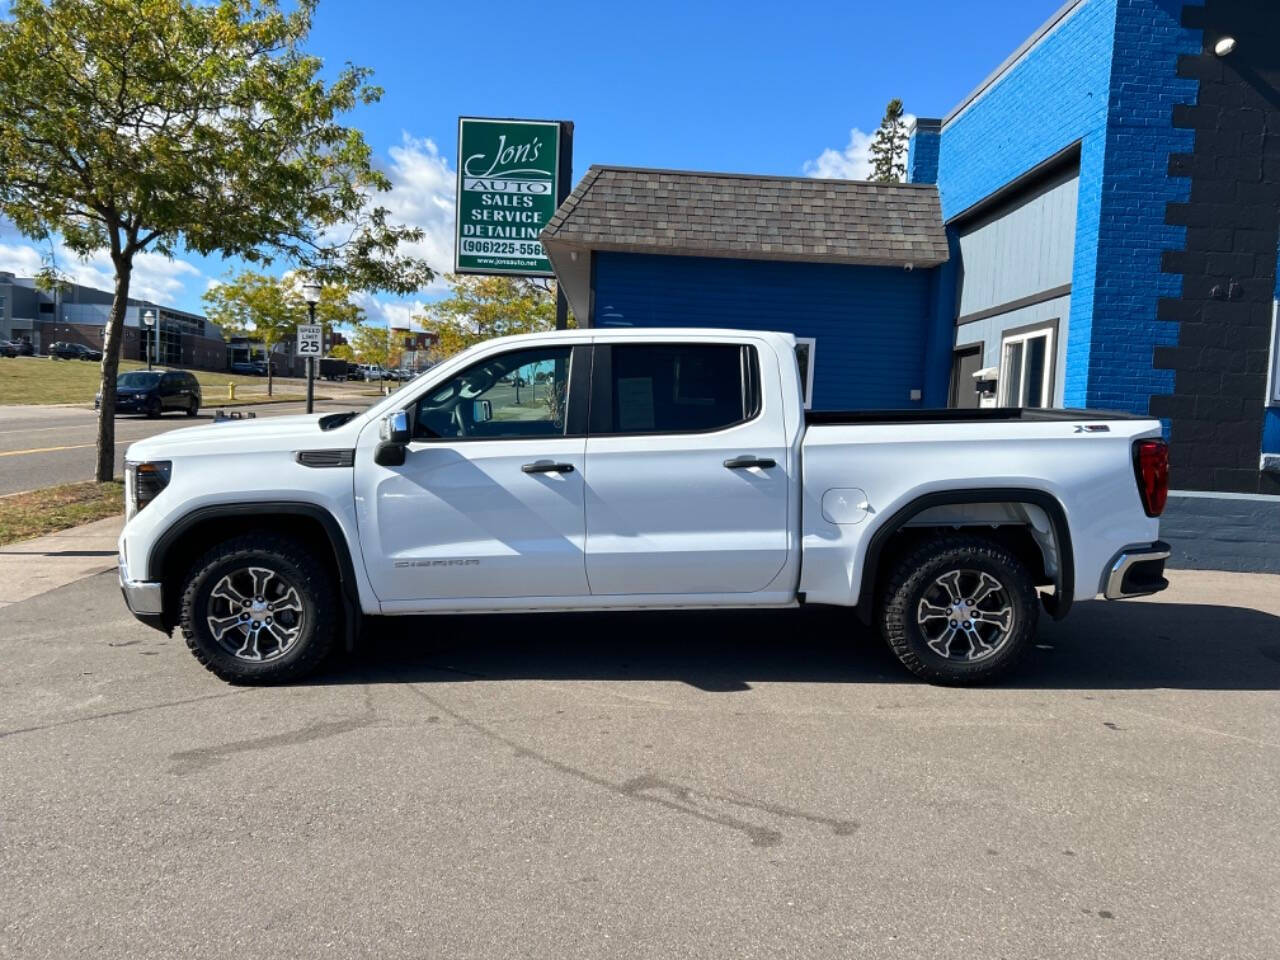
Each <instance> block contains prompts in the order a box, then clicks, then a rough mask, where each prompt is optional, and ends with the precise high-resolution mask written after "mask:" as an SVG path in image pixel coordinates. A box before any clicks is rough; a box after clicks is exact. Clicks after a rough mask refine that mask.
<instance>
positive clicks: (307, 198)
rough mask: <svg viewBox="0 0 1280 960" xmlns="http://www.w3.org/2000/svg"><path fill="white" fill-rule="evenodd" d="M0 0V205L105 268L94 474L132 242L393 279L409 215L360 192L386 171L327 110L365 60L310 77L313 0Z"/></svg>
mask: <svg viewBox="0 0 1280 960" xmlns="http://www.w3.org/2000/svg"><path fill="white" fill-rule="evenodd" d="M289 7H290V9H288V10H285V9H282V7H281V6H280V4H279V0H220V2H216V3H203V2H197V0H13V3H12V6H11V11H10V15H9V18H8V19H7V20H4V21H3V22H0V214H2V215H4V216H5V217H8V218H9V219H10V220H11V221H12V222H13V223H14V224H15V225H16V226H17V228H18V229H19V230H20V231H21V232H22V233H23V234H25V235H26V236H29V237H33V238H38V239H41V240H48V239H49V238H50V237H53V236H61V238H62V241H63V243H65V245H66V246H67V247H68V248H69V249H70V250H72V251H73V252H75V253H76V254H78V255H80V256H88V255H90V254H91V253H93V252H95V251H98V250H102V249H106V250H107V251H108V252H109V254H110V257H111V262H112V265H113V267H114V270H115V290H114V299H113V302H112V305H111V310H110V314H109V319H108V322H107V328H106V332H105V338H104V348H103V352H102V355H103V359H102V370H101V377H102V384H101V396H102V403H101V413H100V415H99V421H98V444H97V446H98V450H97V471H96V474H97V478H98V479H99V480H109V479H110V478H111V474H112V467H113V465H114V460H115V454H114V450H115V422H114V414H115V387H116V371H117V368H118V364H119V359H120V346H121V342H122V339H123V338H122V334H123V328H124V316H125V309H126V307H127V305H128V298H129V285H130V278H131V276H132V272H133V265H134V260H135V258H136V257H137V255H138V254H139V253H141V252H143V251H146V250H154V251H156V252H159V253H163V254H167V255H172V254H173V253H175V252H177V251H178V250H180V249H186V250H189V251H192V252H194V253H197V254H212V253H219V254H222V255H223V256H227V257H238V258H241V259H243V260H245V261H247V262H249V263H253V264H269V263H271V262H272V261H273V260H276V259H280V260H282V261H284V262H286V263H288V264H289V265H290V266H292V267H294V268H296V269H302V270H305V271H306V272H308V273H309V274H310V275H313V276H315V277H316V278H317V279H318V280H319V281H320V282H322V283H330V282H340V283H348V284H350V285H351V286H352V287H353V288H355V289H365V290H387V291H390V292H395V293H411V292H413V291H415V290H417V289H419V288H420V287H422V286H424V285H425V284H426V283H428V282H429V281H430V280H431V278H432V272H431V270H430V268H429V267H428V266H427V264H426V263H425V262H423V261H421V260H418V259H416V258H413V257H410V256H406V255H404V254H403V253H402V252H400V244H401V243H403V242H406V241H414V240H418V239H421V236H422V231H421V230H418V229H415V228H410V227H405V226H399V225H396V224H393V223H392V222H391V221H390V218H389V214H388V211H387V210H386V209H385V208H383V207H379V206H377V205H375V203H374V200H373V198H375V197H376V195H377V194H378V193H379V192H381V191H386V190H389V189H390V187H391V184H390V181H389V180H388V178H387V177H386V175H385V174H383V173H382V172H380V171H378V170H377V169H375V168H374V166H373V164H372V162H371V156H372V154H371V151H370V148H369V146H368V145H367V144H366V143H365V140H364V137H363V136H362V135H361V134H360V132H359V131H358V130H355V129H353V128H351V127H348V126H344V125H343V123H342V122H341V120H342V117H343V115H344V114H347V113H349V112H350V111H351V110H353V109H354V108H355V107H357V106H358V105H361V104H368V103H372V102H374V101H376V100H378V99H379V97H380V96H381V90H379V89H378V88H377V87H375V86H371V85H370V83H369V77H370V73H369V71H368V70H366V69H364V68H361V67H355V66H350V65H348V66H347V67H346V68H344V69H342V70H340V71H338V72H337V73H336V75H334V77H333V79H332V82H329V83H326V81H325V79H324V77H323V75H322V73H323V66H324V65H323V63H322V62H321V60H320V58H318V57H316V56H312V55H309V54H307V53H306V52H305V51H304V50H303V43H304V42H305V40H306V38H307V35H308V33H309V32H310V29H311V19H312V14H313V12H314V10H315V0H297V2H296V3H293V4H290V5H289Z"/></svg>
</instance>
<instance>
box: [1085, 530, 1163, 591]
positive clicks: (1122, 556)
mask: <svg viewBox="0 0 1280 960" xmlns="http://www.w3.org/2000/svg"><path fill="white" fill-rule="evenodd" d="M1170 550H1171V548H1170V546H1169V545H1168V544H1167V543H1164V542H1163V541H1160V540H1157V541H1156V542H1155V543H1153V544H1151V545H1149V546H1143V547H1125V549H1123V550H1121V551H1120V553H1119V554H1117V555H1116V558H1115V559H1114V560H1113V561H1111V566H1110V568H1109V569H1108V571H1107V574H1106V582H1105V583H1104V584H1103V588H1102V595H1103V596H1104V597H1106V598H1107V599H1108V600H1123V599H1124V598H1126V597H1145V596H1148V595H1149V594H1152V593H1159V592H1160V591H1161V590H1163V589H1164V588H1165V587H1167V586H1169V581H1168V580H1166V579H1165V578H1164V562H1165V561H1166V560H1168V559H1169V553H1170Z"/></svg>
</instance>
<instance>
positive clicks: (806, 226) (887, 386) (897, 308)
mask: <svg viewBox="0 0 1280 960" xmlns="http://www.w3.org/2000/svg"><path fill="white" fill-rule="evenodd" d="M913 106H915V105H913ZM908 180H909V181H910V182H909V183H908V184H895V185H880V184H866V183H852V182H843V183H842V182H832V181H812V180H803V179H800V178H785V177H743V176H736V175H727V174H697V173H684V172H676V171H643V170H632V169H628V168H621V167H593V168H591V170H590V171H589V172H588V173H587V175H586V177H585V178H584V179H583V181H582V182H581V183H580V184H579V185H578V187H577V189H576V190H575V191H574V193H573V195H571V196H570V198H569V199H568V200H566V202H565V203H564V204H563V205H562V206H561V208H560V209H559V210H558V211H557V214H556V217H555V218H553V220H552V221H551V223H550V224H549V225H548V227H547V229H546V231H544V233H543V240H544V242H545V244H546V247H547V251H548V254H549V255H550V257H551V260H552V262H553V264H554V266H555V268H556V272H557V275H558V277H559V278H560V280H561V283H562V285H563V287H564V289H565V290H566V292H567V294H568V296H569V299H570V302H571V303H572V305H573V308H574V311H575V314H576V315H577V316H578V317H579V318H580V319H582V320H585V321H586V322H587V323H588V324H591V325H597V326H604V325H609V324H629V325H676V326H679V325H723V326H739V327H749V328H754V327H771V328H778V329H783V330H790V331H792V332H794V333H796V335H797V336H799V337H801V338H804V339H805V340H806V341H807V342H808V344H809V349H810V351H811V356H812V358H813V371H812V380H811V397H810V400H811V404H812V406H814V407H816V408H839V407H913V406H926V407H927V406H946V405H953V406H966V405H976V404H977V403H978V402H979V395H978V393H977V391H976V389H975V385H976V384H977V383H979V382H982V383H984V384H985V385H986V388H987V390H988V391H989V392H994V396H993V397H991V398H990V400H989V401H988V402H997V403H1001V404H1008V405H1024V406H1066V407H1092V408H1101V409H1114V410H1123V411H1129V412H1133V413H1138V414H1144V415H1146V414H1150V415H1153V416H1156V417H1159V418H1161V419H1162V421H1163V422H1164V424H1165V427H1166V432H1167V434H1168V435H1169V438H1170V442H1171V445H1172V460H1173V464H1174V466H1173V483H1174V486H1175V488H1179V489H1182V490H1186V491H1200V492H1207V493H1210V494H1218V493H1221V494H1224V495H1226V496H1224V497H1221V498H1219V501H1218V502H1220V503H1228V502H1233V503H1237V506H1236V507H1232V508H1231V509H1233V510H1236V514H1233V515H1232V516H1235V517H1236V520H1233V521H1231V522H1237V521H1238V522H1239V524H1240V525H1241V526H1242V527H1245V526H1248V527H1256V526H1257V525H1258V523H1259V522H1264V521H1259V519H1258V517H1257V516H1255V515H1254V514H1252V513H1249V510H1252V508H1248V509H1246V508H1244V507H1239V506H1238V504H1239V503H1243V502H1245V501H1244V500H1243V499H1237V500H1234V501H1233V500H1232V499H1231V497H1232V496H1235V497H1237V498H1241V497H1244V498H1247V497H1249V496H1252V497H1254V498H1255V501H1250V502H1265V504H1266V506H1267V508H1268V509H1269V508H1271V507H1274V506H1275V505H1276V504H1277V503H1280V501H1276V500H1274V499H1273V498H1274V495H1277V494H1280V333H1278V332H1277V330H1276V319H1275V317H1276V305H1277V300H1278V299H1280V278H1278V276H1277V274H1278V272H1280V271H1278V269H1277V268H1278V263H1277V260H1278V253H1280V251H1278V240H1280V3H1276V2H1270V0H1268V2H1262V0H1203V2H1192V0H1069V2H1068V3H1066V4H1065V6H1063V7H1062V8H1061V9H1060V10H1058V11H1057V13H1055V14H1054V15H1053V16H1052V17H1051V18H1050V19H1049V21H1048V22H1047V23H1045V24H1044V25H1043V26H1042V27H1041V28H1040V29H1039V30H1038V31H1036V33H1035V34H1034V35H1032V36H1031V37H1029V38H1028V39H1027V40H1026V42H1024V43H1023V44H1022V45H1021V46H1020V47H1019V48H1018V49H1017V50H1015V51H1014V52H1013V53H1012V54H1011V55H1010V56H1009V57H1008V58H1007V59H1006V60H1005V61H1004V63H1002V64H1000V65H999V66H998V67H997V68H996V70H995V71H994V72H992V74H991V75H990V76H989V77H988V78H987V79H986V80H985V81H983V82H982V83H981V84H980V85H979V86H978V88H977V89H975V90H974V91H973V92H972V93H970V94H969V95H968V96H966V97H965V98H964V99H963V100H962V101H961V102H960V103H958V104H956V105H955V106H954V108H953V109H951V111H950V112H949V113H948V114H947V115H946V116H945V117H943V118H941V119H921V120H919V121H918V122H917V124H916V128H915V131H914V133H913V135H912V139H911V144H910V150H909V156H908ZM978 373H981V376H980V377H975V376H974V375H975V374H978ZM1264 495H1270V496H1264ZM1259 509H1262V508H1259ZM1240 510H1245V514H1240V513H1239V511H1240ZM1273 512H1274V513H1275V517H1274V518H1273V519H1274V522H1275V523H1276V526H1277V529H1276V542H1277V543H1280V511H1273ZM1268 516H1270V515H1269V514H1268ZM1265 522H1272V521H1265ZM1228 525H1230V524H1228ZM1277 562H1280V560H1278V561H1277Z"/></svg>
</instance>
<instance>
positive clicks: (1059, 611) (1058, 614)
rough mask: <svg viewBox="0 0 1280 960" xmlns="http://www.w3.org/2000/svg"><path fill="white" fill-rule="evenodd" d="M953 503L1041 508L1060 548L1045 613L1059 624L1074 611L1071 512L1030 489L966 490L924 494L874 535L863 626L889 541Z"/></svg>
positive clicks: (861, 593)
mask: <svg viewBox="0 0 1280 960" xmlns="http://www.w3.org/2000/svg"><path fill="white" fill-rule="evenodd" d="M949 503H1026V504H1030V505H1031V506H1033V507H1039V508H1040V509H1042V510H1043V511H1044V512H1045V515H1046V516H1048V518H1049V523H1050V525H1051V526H1052V527H1053V539H1054V542H1055V544H1056V546H1057V548H1058V574H1057V576H1056V577H1055V578H1054V581H1053V596H1052V597H1046V596H1043V595H1042V598H1041V599H1042V601H1043V603H1044V607H1045V610H1047V611H1048V612H1049V614H1050V615H1051V616H1052V617H1053V619H1055V620H1061V619H1062V618H1063V617H1065V616H1066V615H1067V612H1068V611H1069V610H1070V609H1071V603H1072V599H1073V595H1074V593H1075V582H1076V567H1075V553H1074V551H1073V550H1072V548H1071V527H1070V525H1069V524H1068V523H1067V512H1066V510H1064V509H1063V508H1062V504H1061V502H1059V500H1058V498H1057V497H1055V496H1053V494H1051V493H1046V492H1045V491H1043V490H1036V489H1034V488H1030V487H978V488H968V489H963V490H936V491H934V492H932V493H926V494H922V495H921V496H918V497H916V498H915V499H914V500H911V501H909V502H908V503H906V504H905V505H904V506H902V507H899V508H898V509H897V510H895V511H894V512H893V514H892V515H891V516H890V517H889V519H888V520H886V521H885V522H884V523H882V524H881V525H880V527H879V528H878V529H877V530H876V532H875V533H873V534H872V535H871V541H870V542H869V543H868V544H867V552H866V555H865V556H864V557H863V560H862V580H861V587H860V589H859V590H858V606H857V608H856V609H857V611H858V617H859V619H861V620H862V622H863V623H867V624H869V623H871V617H872V613H873V608H874V605H875V596H874V594H875V585H876V577H877V575H878V573H879V568H880V554H881V553H882V552H883V551H884V547H885V544H887V543H888V542H889V538H890V537H892V536H893V535H894V534H895V533H897V532H898V531H899V530H901V529H902V527H903V526H904V525H905V524H906V522H907V521H908V520H910V519H911V518H912V517H914V516H915V515H916V514H918V513H922V512H924V511H925V510H928V509H930V508H931V507H940V506H943V505H945V504H949Z"/></svg>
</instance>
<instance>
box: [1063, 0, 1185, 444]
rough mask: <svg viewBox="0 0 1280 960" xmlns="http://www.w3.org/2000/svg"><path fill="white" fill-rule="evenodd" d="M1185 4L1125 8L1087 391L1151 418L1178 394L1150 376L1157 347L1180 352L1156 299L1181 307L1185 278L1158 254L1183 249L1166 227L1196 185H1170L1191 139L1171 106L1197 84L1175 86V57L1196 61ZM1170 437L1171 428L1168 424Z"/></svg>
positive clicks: (1115, 69) (1120, 18)
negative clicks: (1176, 160) (1172, 161)
mask: <svg viewBox="0 0 1280 960" xmlns="http://www.w3.org/2000/svg"><path fill="white" fill-rule="evenodd" d="M1183 5H1184V4H1183V0H1119V2H1118V4H1117V7H1116V30H1115V50H1114V53H1113V56H1112V67H1111V86H1110V93H1109V97H1108V104H1109V108H1108V109H1109V120H1108V124H1107V134H1106V156H1105V160H1104V167H1103V191H1102V205H1101V211H1100V217H1099V224H1098V250H1097V258H1098V259H1097V263H1098V266H1097V278H1096V284H1095V288H1094V302H1093V311H1092V312H1093V329H1092V334H1091V338H1090V339H1091V340H1092V347H1091V351H1090V362H1089V375H1088V383H1087V386H1086V391H1085V402H1086V404H1087V405H1088V406H1091V407H1103V408H1108V409H1115V410H1127V411H1129V412H1132V413H1139V414H1145V413H1147V412H1148V405H1149V402H1150V398H1151V397H1152V396H1153V395H1159V394H1169V393H1172V392H1173V386H1174V373H1173V371H1172V370H1157V369H1155V368H1154V367H1153V364H1152V361H1153V352H1154V348H1155V347H1156V346H1160V345H1171V344H1176V343H1177V341H1178V328H1177V325H1176V324H1173V323H1169V322H1167V321H1160V320H1157V319H1156V306H1157V303H1158V298H1160V297H1180V296H1181V295H1182V277H1181V276H1180V275H1178V274H1170V273H1162V272H1161V270H1160V258H1161V254H1162V252H1163V251H1165V250H1177V249H1181V248H1182V247H1184V246H1185V244H1186V228H1185V227H1171V226H1167V225H1166V224H1165V222H1164V219H1165V206H1166V204H1168V203H1170V202H1185V201H1186V200H1187V198H1188V196H1189V195H1190V189H1191V184H1190V180H1189V179H1188V178H1186V177H1171V176H1169V154H1170V153H1180V152H1186V151H1190V150H1192V149H1193V148H1194V146H1195V135H1194V133H1193V132H1192V131H1190V130H1182V129H1175V128H1174V126H1173V112H1174V110H1173V108H1174V105H1175V104H1180V103H1187V104H1190V103H1194V102H1195V99H1196V92H1197V89H1198V84H1197V81H1195V80H1193V79H1185V78H1179V77H1178V76H1177V60H1178V56H1179V54H1183V53H1189V54H1190V53H1198V52H1199V51H1200V42H1201V36H1200V31H1199V30H1189V29H1186V28H1184V27H1182V26H1181V25H1180V20H1181V16H1182V7H1183ZM1166 427H1167V424H1166Z"/></svg>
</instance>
